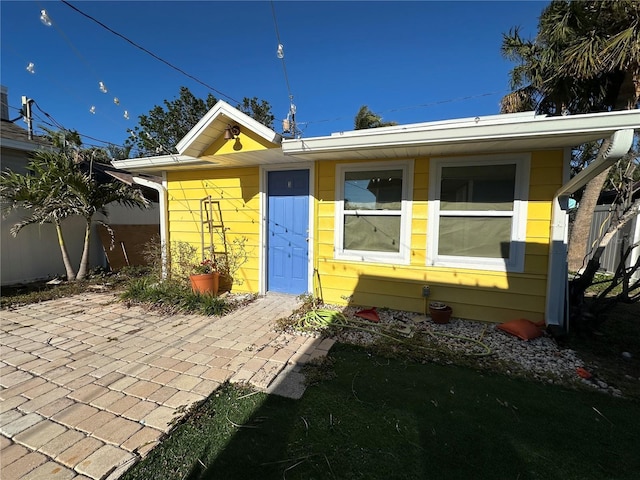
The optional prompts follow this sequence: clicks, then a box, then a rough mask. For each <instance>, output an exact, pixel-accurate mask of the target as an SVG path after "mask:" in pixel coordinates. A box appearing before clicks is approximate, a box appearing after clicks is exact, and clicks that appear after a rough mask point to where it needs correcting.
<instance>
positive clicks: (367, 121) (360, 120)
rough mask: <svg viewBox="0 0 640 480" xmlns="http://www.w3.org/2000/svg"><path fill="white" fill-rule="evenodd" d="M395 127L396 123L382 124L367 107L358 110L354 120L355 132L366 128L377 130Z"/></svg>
mask: <svg viewBox="0 0 640 480" xmlns="http://www.w3.org/2000/svg"><path fill="white" fill-rule="evenodd" d="M393 125H397V123H396V122H383V121H382V117H381V116H380V115H378V114H376V113H373V112H372V111H371V110H369V107H367V106H366V105H363V106H361V107H360V110H358V113H357V114H356V118H355V120H354V128H355V129H356V130H363V129H366V128H378V127H391V126H393Z"/></svg>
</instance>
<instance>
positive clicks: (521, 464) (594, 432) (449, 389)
mask: <svg viewBox="0 0 640 480" xmlns="http://www.w3.org/2000/svg"><path fill="white" fill-rule="evenodd" d="M334 348H335V352H333V354H332V358H333V359H334V362H335V363H334V370H335V378H333V379H330V380H326V381H323V382H321V383H320V384H319V385H318V386H314V387H310V388H309V389H308V390H307V392H306V394H305V396H304V397H303V398H302V399H301V400H299V401H293V400H288V399H284V398H280V397H275V396H269V397H267V398H266V399H265V401H264V402H263V403H262V404H261V405H260V407H259V408H258V409H257V410H256V411H255V412H254V413H253V415H252V416H251V419H250V420H249V422H247V423H246V424H245V425H244V427H239V428H237V432H236V433H235V435H234V436H233V438H232V439H231V441H230V442H229V443H228V444H227V445H226V446H225V448H224V450H223V451H222V452H221V453H220V454H219V455H218V456H217V457H216V458H215V459H214V460H213V461H212V462H211V463H210V464H209V467H208V468H207V469H204V468H203V469H202V470H200V471H199V472H195V471H194V472H193V475H192V476H190V477H189V478H191V479H204V478H206V479H212V478H261V479H283V478H284V479H289V480H291V479H311V478H319V479H320V478H322V479H324V478H367V479H387V478H407V479H410V478H442V479H468V478H491V479H495V478H505V479H506V478H509V479H512V478H520V479H528V478H530V479H534V478H549V479H567V478H581V479H588V478H593V479H601V478H633V477H634V476H635V474H636V473H637V471H638V468H640V460H639V459H638V458H637V455H635V454H634V452H633V447H632V445H633V444H634V441H635V440H634V439H635V438H637V435H638V434H639V433H640V421H639V420H637V419H638V418H640V405H638V404H637V403H633V402H629V401H625V400H621V399H616V398H612V397H608V396H605V395H602V394H598V393H593V394H590V393H585V392H577V391H571V390H566V389H562V388H558V387H554V386H547V385H543V384H537V383H532V382H527V381H522V380H516V379H511V378H507V377H503V376H498V375H489V374H486V373H482V372H479V371H476V370H472V369H467V368H459V367H448V366H441V365H433V364H428V365H423V364H416V363H412V362H405V361H403V360H398V359H384V358H382V357H379V356H376V355H371V354H370V353H369V352H368V351H367V350H365V349H361V348H353V347H346V346H336V347H334ZM253 427H255V428H253Z"/></svg>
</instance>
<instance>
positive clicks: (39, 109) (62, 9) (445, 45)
mask: <svg viewBox="0 0 640 480" xmlns="http://www.w3.org/2000/svg"><path fill="white" fill-rule="evenodd" d="M70 3H71V4H72V5H74V6H75V7H77V8H78V9H80V10H81V11H82V12H84V13H85V14H87V15H90V16H91V17H93V18H95V19H96V20H98V21H100V22H102V23H103V24H105V25H106V26H108V27H110V28H111V29H112V30H114V31H116V32H118V33H120V34H122V35H123V36H125V37H127V38H128V39H129V40H131V41H133V42H135V43H137V44H139V45H140V46H142V47H144V48H146V49H147V50H149V51H151V52H153V53H154V54H155V55H157V56H158V57H161V58H162V59H164V60H165V61H167V62H169V63H171V64H173V65H175V66H176V67H179V68H180V69H182V70H183V71H185V72H186V73H188V74H189V75H191V76H193V77H195V78H196V79H198V80H199V81H200V82H202V83H204V84H207V85H208V86H210V87H213V88H214V89H215V90H217V92H216V91H212V90H210V89H209V88H207V87H205V86H203V85H202V84H201V83H199V82H197V81H195V80H193V79H192V78H189V77H187V76H185V75H183V74H181V73H179V72H177V71H176V70H174V69H172V68H170V67H169V66H167V65H166V64H164V63H162V62H161V61H159V60H157V59H155V58H153V57H152V56H150V55H149V54H147V53H144V52H143V51H141V50H139V49H138V48H136V47H134V46H133V45H131V44H130V43H128V42H127V41H125V40H124V39H122V38H120V37H118V36H116V35H114V34H113V33H110V32H109V31H107V30H106V29H104V28H102V27H100V26H99V25H98V24H97V23H95V22H93V21H91V20H89V19H88V18H86V17H84V16H83V15H81V14H80V13H78V12H76V11H74V10H73V9H72V8H70V7H69V6H67V5H65V4H64V3H62V2H60V1H55V2H53V1H51V2H47V1H30V0H23V1H11V0H2V2H1V3H0V9H1V11H0V13H1V15H0V17H1V28H0V31H1V45H2V53H1V62H2V63H1V70H0V79H1V82H2V85H4V86H6V87H7V88H8V90H9V107H10V109H9V116H10V117H11V118H12V119H13V118H15V117H17V116H19V112H18V110H19V108H20V103H21V97H22V95H26V96H27V97H29V98H32V99H34V100H35V101H36V106H35V107H34V114H35V115H36V118H35V124H36V126H38V125H43V124H45V123H44V122H47V123H51V124H52V123H54V122H53V121H52V120H51V119H54V120H55V122H56V123H57V124H59V125H62V126H64V127H65V128H68V129H74V130H77V131H78V132H79V133H80V134H81V135H82V136H83V140H84V141H85V142H86V143H87V144H97V145H104V144H103V143H101V142H98V141H96V140H94V139H98V140H102V141H106V142H111V143H114V144H123V143H124V140H125V139H126V138H127V135H128V134H127V129H130V128H133V127H134V126H136V125H137V123H138V116H139V115H140V114H146V113H148V112H149V110H151V109H152V108H153V107H154V106H155V105H162V104H163V101H164V100H165V99H168V100H172V99H174V98H176V97H177V96H178V92H179V88H180V86H186V87H188V88H189V89H190V90H191V91H192V92H193V93H194V94H195V95H196V96H198V97H201V98H204V97H206V95H207V94H208V93H212V94H213V95H214V96H216V98H219V99H223V100H225V101H227V102H229V103H230V104H232V105H234V106H235V105H236V104H237V102H239V101H240V100H242V98H243V97H254V96H255V97H258V98H259V99H264V100H267V101H268V102H269V103H270V104H271V106H272V111H273V113H274V115H275V116H276V119H277V120H276V122H275V125H274V127H275V130H279V129H280V119H282V118H284V117H286V114H287V112H288V109H289V91H288V89H287V83H286V81H285V76H284V72H283V65H282V61H281V60H279V59H278V58H277V56H276V49H277V45H278V40H277V36H276V27H275V22H274V17H273V13H272V6H271V2H268V1H260V2H244V1H224V2H214V1H197V2H187V1H179V2H178V1H154V2H151V1H139V2H132V1H112V2H107V1H83V2H81V1H73V0H70ZM547 4H548V2H533V1H499V2H488V1H469V2H463V1H448V2H436V1H420V2H418V1H415V2H373V1H357V2H342V1H341V2H309V1H297V2H293V1H291V2H274V6H275V13H276V20H277V30H278V33H279V36H280V41H281V43H282V44H283V45H284V52H285V65H286V70H287V74H288V80H289V85H290V89H291V94H292V95H293V97H294V98H293V101H294V103H295V105H296V107H297V116H296V117H297V121H298V122H299V126H300V129H301V131H302V136H303V137H311V136H318V135H328V134H330V133H332V132H337V131H343V130H351V129H352V128H353V119H354V116H355V114H356V112H357V111H358V109H359V108H360V106H361V105H368V106H369V108H370V109H371V110H373V111H374V112H376V113H378V114H380V115H382V117H383V119H384V120H385V121H395V122H398V123H401V124H405V123H415V122H426V121H432V120H444V119H451V118H460V117H469V116H477V115H491V114H496V113H498V111H499V101H500V98H501V97H502V96H503V95H504V94H505V93H507V92H508V91H509V76H508V74H509V71H510V70H511V69H512V67H513V64H511V63H510V62H508V61H507V60H505V59H503V58H502V57H501V55H500V45H501V41H502V34H503V33H506V32H508V31H509V29H511V28H512V27H516V26H518V27H520V28H521V32H522V34H523V35H524V36H525V37H533V36H534V35H535V33H536V30H537V21H538V17H539V15H540V13H541V12H542V10H543V8H544V7H545V6H546V5H547ZM42 9H45V10H46V11H47V13H48V15H49V17H50V18H51V20H52V22H53V25H52V26H49V27H47V26H45V25H43V23H42V22H41V21H40V11H41V10H42ZM29 63H33V64H34V67H33V70H34V73H29V72H28V71H27V66H28V64H29ZM99 82H103V83H104V85H105V86H106V88H107V90H108V91H107V93H102V92H101V91H100V88H99ZM219 92H221V93H222V94H224V95H222V94H221V93H219ZM116 97H117V98H118V100H119V105H116V103H114V98H116ZM92 106H94V107H95V113H93V114H92V113H90V109H91V107H92ZM125 110H127V112H128V114H129V120H126V119H125V118H124V111H125ZM43 112H46V113H47V114H49V115H50V118H49V117H47V116H46V115H45V114H44V113H43ZM17 123H18V124H20V125H23V126H24V125H25V124H24V123H23V122H22V121H21V120H19V121H18V122H17ZM45 125H46V124H45ZM89 137H93V139H92V138H89Z"/></svg>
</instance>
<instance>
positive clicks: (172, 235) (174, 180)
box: [167, 167, 260, 292]
mask: <svg viewBox="0 0 640 480" xmlns="http://www.w3.org/2000/svg"><path fill="white" fill-rule="evenodd" d="M167 187H168V196H169V202H168V203H169V240H170V242H171V243H174V242H188V243H190V244H192V245H193V246H194V247H196V248H197V249H198V251H200V247H201V223H200V200H201V199H202V198H205V197H206V196H208V195H211V198H212V200H214V201H219V202H220V209H221V211H222V221H223V223H224V227H225V230H226V232H225V233H226V240H227V243H228V244H231V243H232V242H233V240H234V239H235V238H238V239H239V238H243V237H245V238H246V239H247V241H246V244H245V245H246V250H247V253H248V254H249V260H248V262H247V263H245V264H244V265H243V266H242V267H241V269H240V271H239V272H238V274H237V277H238V279H239V280H240V281H241V282H242V283H241V284H240V285H238V284H236V285H234V287H233V289H234V291H241V292H257V291H258V285H259V281H258V280H259V252H260V195H259V172H258V168H257V167H256V168H237V169H228V170H221V169H215V170H196V171H187V172H168V173H167ZM205 238H206V239H208V232H206V233H205ZM219 239H220V237H219V236H218V235H217V234H214V241H215V242H216V243H218V240H219ZM206 244H207V241H205V245H206Z"/></svg>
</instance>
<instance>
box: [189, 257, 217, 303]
mask: <svg viewBox="0 0 640 480" xmlns="http://www.w3.org/2000/svg"><path fill="white" fill-rule="evenodd" d="M189 280H190V281H191V288H192V290H193V291H194V292H196V293H207V294H211V295H213V296H216V295H217V294H218V288H219V285H220V272H219V270H218V264H217V262H216V260H215V259H211V258H205V259H204V260H202V262H200V263H198V264H196V265H193V267H192V269H191V274H190V275H189Z"/></svg>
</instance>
